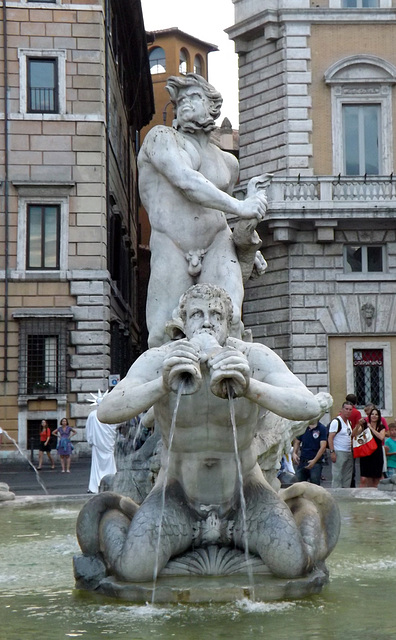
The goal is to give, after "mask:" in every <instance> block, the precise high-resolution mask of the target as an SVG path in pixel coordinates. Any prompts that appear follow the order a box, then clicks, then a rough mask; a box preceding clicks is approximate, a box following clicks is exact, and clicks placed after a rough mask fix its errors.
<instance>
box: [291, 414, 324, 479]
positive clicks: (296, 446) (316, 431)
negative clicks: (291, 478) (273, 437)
mask: <svg viewBox="0 0 396 640" xmlns="http://www.w3.org/2000/svg"><path fill="white" fill-rule="evenodd" d="M326 446H327V432H326V427H325V426H324V424H322V423H321V422H319V421H318V420H315V422H312V423H311V424H309V425H308V427H307V428H306V430H305V432H304V433H303V434H302V435H301V436H298V437H297V438H296V439H295V440H294V443H293V462H294V463H295V464H296V465H297V470H296V476H297V479H298V482H303V481H308V482H311V483H312V484H318V485H320V482H321V478H322V467H323V455H324V453H325V451H326Z"/></svg>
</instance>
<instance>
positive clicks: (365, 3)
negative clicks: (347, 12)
mask: <svg viewBox="0 0 396 640" xmlns="http://www.w3.org/2000/svg"><path fill="white" fill-rule="evenodd" d="M378 1H379V0H342V7H343V8H344V9H356V8H357V9H371V8H375V7H378V6H379V5H378Z"/></svg>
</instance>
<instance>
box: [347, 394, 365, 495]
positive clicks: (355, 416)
mask: <svg viewBox="0 0 396 640" xmlns="http://www.w3.org/2000/svg"><path fill="white" fill-rule="evenodd" d="M345 401H346V402H350V403H351V404H353V409H352V412H351V415H350V417H349V422H350V423H351V427H352V430H353V429H354V428H355V427H356V425H357V424H358V422H359V420H361V419H362V414H361V413H360V411H359V409H356V403H357V397H356V395H355V394H354V393H348V395H347V396H346V397H345ZM355 487H356V461H355V460H353V471H352V480H351V488H352V489H354V488H355Z"/></svg>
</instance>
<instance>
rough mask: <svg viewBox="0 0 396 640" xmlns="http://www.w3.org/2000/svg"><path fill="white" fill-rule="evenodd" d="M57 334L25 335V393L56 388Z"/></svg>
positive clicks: (44, 392) (45, 391)
mask: <svg viewBox="0 0 396 640" xmlns="http://www.w3.org/2000/svg"><path fill="white" fill-rule="evenodd" d="M57 369H58V336H56V335H55V336H42V335H28V336H27V393H28V394H39V395H41V394H47V393H57V390H58V370H57Z"/></svg>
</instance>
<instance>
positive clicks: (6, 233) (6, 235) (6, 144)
mask: <svg viewBox="0 0 396 640" xmlns="http://www.w3.org/2000/svg"><path fill="white" fill-rule="evenodd" d="M3 40H4V227H5V228H4V242H5V247H4V376H3V380H4V382H8V302H9V301H8V278H9V273H8V270H9V247H8V245H9V192H8V186H9V182H8V163H9V160H8V151H9V131H8V125H9V122H8V118H9V116H8V43H7V8H6V3H5V0H4V2H3ZM4 391H5V390H4Z"/></svg>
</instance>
